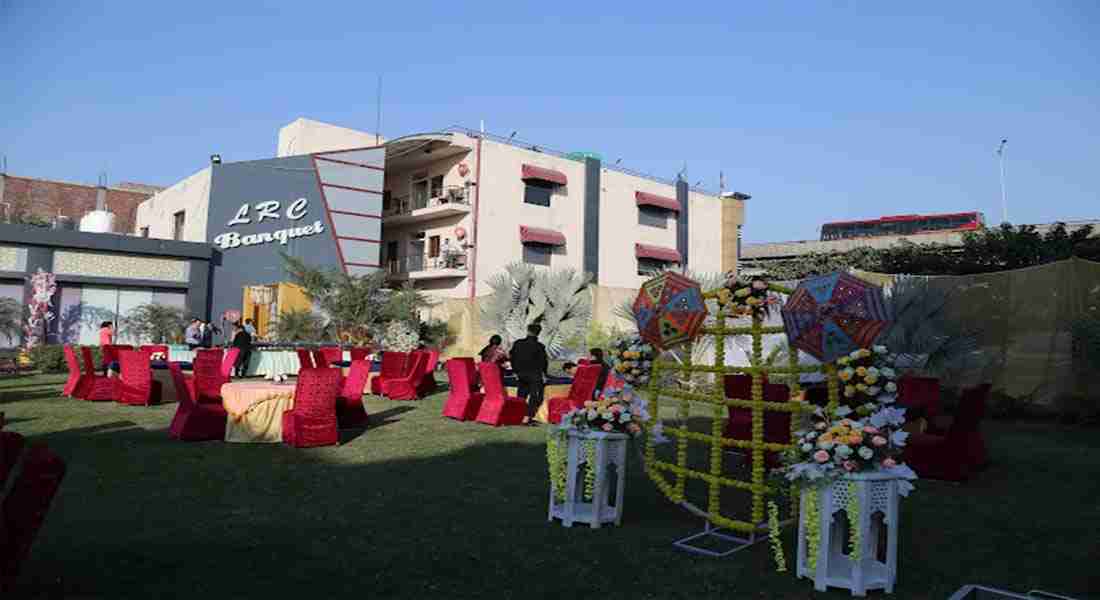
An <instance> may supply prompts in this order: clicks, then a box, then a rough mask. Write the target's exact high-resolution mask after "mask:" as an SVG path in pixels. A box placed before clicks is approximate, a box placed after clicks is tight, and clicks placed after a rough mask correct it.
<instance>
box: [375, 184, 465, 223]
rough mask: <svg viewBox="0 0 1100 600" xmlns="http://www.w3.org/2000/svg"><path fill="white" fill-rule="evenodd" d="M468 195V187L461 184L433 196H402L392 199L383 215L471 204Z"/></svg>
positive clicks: (388, 215) (405, 213)
mask: <svg viewBox="0 0 1100 600" xmlns="http://www.w3.org/2000/svg"><path fill="white" fill-rule="evenodd" d="M468 196H469V193H468V192H467V190H466V188H465V187H463V186H461V185H451V186H447V187H446V188H445V189H443V190H437V192H436V195H434V196H431V197H428V196H400V197H397V198H393V199H392V200H391V201H390V207H389V208H387V209H384V210H383V211H382V216H383V217H393V216H397V215H411V214H412V213H413V211H415V210H420V209H422V208H435V207H437V206H454V205H461V206H469V205H470V199H469V197H468Z"/></svg>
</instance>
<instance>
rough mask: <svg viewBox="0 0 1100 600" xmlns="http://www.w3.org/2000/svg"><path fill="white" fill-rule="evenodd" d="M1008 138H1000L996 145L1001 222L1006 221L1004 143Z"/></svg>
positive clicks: (1006, 198)
mask: <svg viewBox="0 0 1100 600" xmlns="http://www.w3.org/2000/svg"><path fill="white" fill-rule="evenodd" d="M1007 143H1008V140H1006V139H1002V140H1001V145H1000V146H997V162H999V163H1000V164H1001V222H1002V223H1008V193H1007V192H1006V191H1005V144H1007Z"/></svg>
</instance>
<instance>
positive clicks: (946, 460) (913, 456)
mask: <svg viewBox="0 0 1100 600" xmlns="http://www.w3.org/2000/svg"><path fill="white" fill-rule="evenodd" d="M991 391H992V386H991V385H989V384H988V383H986V384H982V385H979V386H977V387H972V388H967V389H966V390H963V393H962V398H960V399H959V408H958V410H957V411H955V418H954V419H953V420H952V422H951V428H950V429H948V430H947V432H946V433H945V434H943V435H937V434H934V433H915V434H912V435H910V436H909V438H908V439H907V440H906V442H905V451H904V453H903V455H902V457H903V459H904V460H905V463H906V464H908V465H909V467H911V468H912V469H913V470H914V471H916V473H917V475H918V476H920V477H921V478H922V479H939V480H942V481H966V480H967V479H969V478H970V476H971V475H972V474H973V473H974V472H975V471H977V470H980V469H981V468H983V467H985V466H986V464H988V462H989V457H988V455H987V454H986V447H985V438H984V437H983V436H982V433H981V429H980V426H981V420H982V418H983V417H984V416H985V407H986V403H987V402H988V400H989V394H990V392H991Z"/></svg>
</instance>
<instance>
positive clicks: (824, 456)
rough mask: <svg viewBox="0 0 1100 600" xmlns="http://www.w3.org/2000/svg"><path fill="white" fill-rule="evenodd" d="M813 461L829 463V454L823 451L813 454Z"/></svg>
mask: <svg viewBox="0 0 1100 600" xmlns="http://www.w3.org/2000/svg"><path fill="white" fill-rule="evenodd" d="M814 460H816V461H817V462H819V463H823V462H829V453H828V452H826V451H824V450H818V451H817V452H814Z"/></svg>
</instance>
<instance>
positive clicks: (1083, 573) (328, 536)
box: [0, 376, 1100, 599]
mask: <svg viewBox="0 0 1100 600" xmlns="http://www.w3.org/2000/svg"><path fill="white" fill-rule="evenodd" d="M62 381H63V377H60V376H32V377H28V376H24V377H16V378H8V379H4V380H2V381H0V410H2V411H4V412H6V413H7V417H8V419H9V423H10V425H9V429H11V430H13V431H18V432H20V433H23V434H24V435H26V436H28V437H29V438H30V439H31V441H35V442H45V443H47V444H49V446H50V447H51V448H53V449H54V450H55V451H56V452H58V453H59V454H60V455H61V456H62V457H64V458H65V460H66V461H67V462H68V465H69V471H68V475H67V477H66V478H65V481H64V484H63V486H62V488H61V491H60V493H59V495H58V497H57V498H56V499H55V501H54V504H53V507H52V509H51V511H50V513H49V517H48V519H47V521H46V525H45V527H44V529H43V530H42V531H41V533H40V534H39V537H38V540H37V542H36V543H35V545H34V547H33V549H32V551H31V556H30V559H29V560H28V562H27V564H26V565H25V567H24V575H23V577H22V579H21V585H22V586H23V589H25V590H27V589H30V590H34V589H41V586H44V585H45V584H46V582H49V581H53V580H55V579H56V577H58V576H62V577H63V581H64V584H63V585H64V587H65V589H66V591H67V593H68V595H69V596H70V597H94V598H112V599H113V598H175V597H179V598H189V599H195V598H264V597H267V598H284V597H300V598H306V597H308V598H333V597H348V598H382V597H403V598H544V597H545V598H551V597H554V598H592V597H596V596H597V595H606V596H607V597H610V598H710V597H713V598H727V599H728V598H746V597H753V598H810V597H815V593H814V592H813V588H812V584H811V583H810V582H809V581H807V580H798V579H796V578H795V577H794V576H793V575H791V573H790V572H788V573H783V574H778V573H776V572H775V570H774V565H773V563H772V561H771V553H770V551H769V549H768V547H767V543H766V541H765V542H764V543H761V544H758V545H757V546H755V547H753V548H751V549H749V550H745V551H743V552H740V553H737V554H734V555H732V556H730V557H727V558H723V559H715V558H706V557H701V556H696V555H692V554H687V553H684V552H682V551H679V550H677V549H675V548H673V547H672V545H671V542H672V541H673V540H674V539H676V538H678V537H682V536H684V535H687V534H689V533H693V532H695V531H697V530H698V529H699V528H700V527H701V523H700V522H699V520H698V519H695V518H692V517H690V516H689V515H688V514H687V513H686V512H685V511H684V510H682V509H681V508H679V507H677V506H675V505H673V504H672V503H670V502H668V501H667V500H665V499H664V498H663V497H662V496H661V495H660V494H659V492H658V491H657V490H656V488H655V486H653V485H652V483H650V482H649V481H648V479H647V478H646V476H645V474H644V473H643V472H642V471H641V469H640V468H639V467H640V465H639V463H638V462H637V461H636V460H635V462H633V463H632V464H631V465H630V468H631V472H630V473H629V480H628V484H627V497H626V505H625V516H624V522H623V525H622V527H607V528H604V529H600V530H591V529H588V528H587V527H583V526H581V527H574V528H572V529H566V528H563V527H561V526H560V525H559V524H556V523H548V522H547V521H546V509H547V495H548V492H547V475H546V461H545V446H544V443H543V440H544V435H545V432H544V429H542V428H523V427H511V428H501V429H493V428H490V427H486V426H483V425H477V424H473V423H457V422H454V421H451V420H448V419H444V418H441V417H440V416H439V413H440V409H441V406H442V404H443V401H444V399H445V396H446V394H445V393H440V394H436V395H435V396H432V397H431V398H428V399H426V400H423V401H420V402H389V401H384V400H379V399H371V400H369V401H368V403H367V405H368V410H369V411H370V413H371V415H372V417H371V426H370V428H369V429H368V430H367V431H366V432H360V431H349V432H344V436H343V437H344V440H343V443H342V444H341V445H340V446H337V447H330V448H319V449H310V450H295V449H292V448H288V447H284V446H282V445H241V444H225V443H222V442H204V443H183V442H178V441H174V440H171V439H169V438H168V435H167V431H166V430H167V427H168V424H169V422H170V420H171V418H172V414H173V412H174V410H175V406H174V405H169V406H156V407H152V408H142V407H123V406H119V405H115V404H111V403H87V402H80V401H75V400H69V399H64V398H60V397H58V396H57V393H58V391H59V390H60V384H61V382H62ZM986 432H987V438H988V440H989V443H990V454H991V456H992V457H993V459H994V460H995V461H996V463H995V464H994V465H993V466H992V467H990V469H989V470H988V471H986V472H985V473H983V474H982V475H981V476H980V477H978V478H977V479H976V480H975V481H972V482H971V483H968V484H966V485H964V486H952V485H947V484H940V483H934V482H919V483H918V489H917V491H916V492H915V494H914V495H913V496H912V497H911V498H910V499H907V500H904V501H903V503H902V526H901V530H900V549H901V551H900V559H899V565H900V566H899V569H900V577H899V581H898V587H897V590H896V592H895V597H897V598H936V599H943V598H947V596H949V595H950V593H951V592H953V591H955V590H956V589H958V588H959V587H960V586H962V585H963V584H966V583H984V584H989V585H994V586H996V587H1003V588H1008V589H1013V590H1016V591H1019V592H1025V591H1027V590H1030V589H1034V588H1042V589H1046V590H1050V591H1055V592H1060V593H1063V594H1069V595H1071V596H1077V597H1079V598H1084V597H1086V596H1087V595H1088V594H1089V592H1090V591H1091V593H1094V594H1095V593H1096V592H1097V591H1098V590H1100V579H1098V578H1097V573H1100V566H1098V565H1100V562H1098V559H1100V554H1098V552H1097V549H1096V548H1097V545H1098V542H1097V533H1098V532H1100V510H1098V508H1097V507H1098V506H1100V503H1098V501H1097V498H1098V496H1100V494H1098V492H1100V480H1098V478H1097V474H1098V472H1100V454H1098V451H1100V438H1098V432H1097V431H1096V430H1094V429H1093V430H1090V429H1063V428H1058V427H1056V426H1053V425H1045V424H1023V425H1021V424H1002V423H987V425H986ZM784 539H785V542H786V549H787V553H788V561H789V562H790V563H791V564H792V567H793V556H792V555H793V547H794V544H793V542H794V534H793V533H791V532H789V531H788V532H787V534H786V535H785V538H784ZM1090 584H1091V589H1090ZM826 596H829V597H837V598H840V597H848V596H847V594H845V593H843V592H835V591H834V592H831V593H830V594H827V595H826Z"/></svg>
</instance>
